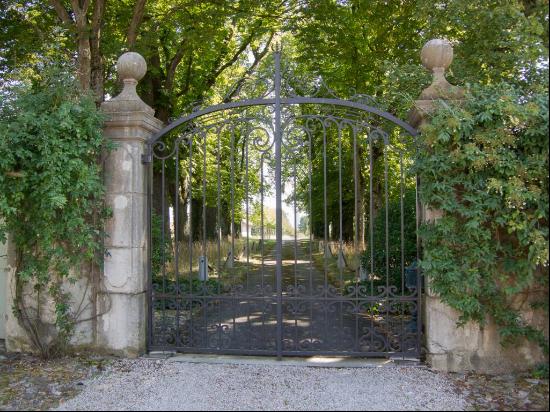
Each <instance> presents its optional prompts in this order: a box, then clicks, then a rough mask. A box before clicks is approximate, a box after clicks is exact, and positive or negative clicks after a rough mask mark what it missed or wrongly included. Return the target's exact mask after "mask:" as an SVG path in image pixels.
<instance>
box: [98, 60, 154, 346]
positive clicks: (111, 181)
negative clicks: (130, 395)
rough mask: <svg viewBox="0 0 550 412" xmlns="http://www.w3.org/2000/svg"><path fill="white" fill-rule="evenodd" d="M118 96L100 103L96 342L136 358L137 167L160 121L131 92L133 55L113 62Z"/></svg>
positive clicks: (139, 274) (143, 194)
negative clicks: (100, 264) (101, 227)
mask: <svg viewBox="0 0 550 412" xmlns="http://www.w3.org/2000/svg"><path fill="white" fill-rule="evenodd" d="M116 68H117V72H118V75H119V78H120V79H122V81H123V82H124V88H123V90H122V92H121V93H120V94H119V95H118V96H116V97H114V98H112V99H111V100H109V101H106V102H104V103H103V104H102V105H101V109H102V111H103V112H104V113H105V114H106V116H107V120H106V122H105V129H104V133H105V136H106V137H107V138H109V139H111V140H112V141H113V142H114V144H115V146H116V148H115V149H114V150H113V151H112V152H111V153H110V154H109V155H108V157H107V159H106V161H105V187H106V202H107V205H108V207H110V208H111V210H112V217H111V218H110V219H109V220H108V222H107V224H106V228H105V229H106V235H107V236H106V239H105V263H104V273H103V282H102V285H101V295H100V296H99V298H98V299H99V304H98V306H99V312H100V313H101V316H100V317H99V319H98V323H97V329H98V330H97V344H98V347H99V348H100V349H101V350H103V351H106V352H109V353H113V354H117V355H122V356H131V357H132V356H137V355H139V354H141V353H143V352H144V351H145V349H146V323H147V322H146V319H147V295H146V288H147V254H148V251H147V224H148V222H147V179H146V167H145V166H144V165H143V164H142V163H141V155H142V154H143V153H144V146H145V142H146V141H147V139H148V138H150V137H151V136H152V134H153V133H155V132H156V131H158V130H160V128H161V127H162V122H161V121H160V120H158V119H156V118H155V117H154V110H153V109H152V108H151V107H149V106H148V105H147V104H145V103H144V102H143V101H142V100H141V99H140V98H139V96H138V95H137V93H136V85H137V83H138V81H139V80H140V79H141V78H142V77H143V76H144V75H145V73H146V71H147V65H146V63H145V60H144V59H143V57H142V56H141V55H139V54H138V53H133V52H130V53H125V54H123V55H122V56H121V57H120V58H119V59H118V62H117V66H116Z"/></svg>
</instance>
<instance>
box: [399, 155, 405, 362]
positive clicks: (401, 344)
mask: <svg viewBox="0 0 550 412" xmlns="http://www.w3.org/2000/svg"><path fill="white" fill-rule="evenodd" d="M399 168H400V176H401V179H400V190H399V200H400V201H399V203H400V204H399V206H400V209H401V222H400V225H401V299H402V301H401V305H400V311H401V342H400V347H401V352H403V357H405V348H404V345H405V342H406V340H405V339H404V336H405V335H404V333H405V331H404V330H403V316H404V315H405V310H404V309H403V307H404V305H405V303H404V297H405V209H404V206H403V203H404V201H405V194H404V193H403V187H404V185H405V183H404V180H403V153H400V154H399Z"/></svg>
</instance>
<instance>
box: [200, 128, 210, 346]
mask: <svg viewBox="0 0 550 412" xmlns="http://www.w3.org/2000/svg"><path fill="white" fill-rule="evenodd" d="M207 134H208V133H207V130H204V132H203V140H202V152H203V153H202V155H203V161H202V256H203V259H204V261H205V262H206V265H205V267H204V268H203V270H204V271H205V272H208V258H207V253H206V251H207V248H206V135H207ZM200 271H201V268H200V258H199V274H200ZM205 275H206V273H205ZM199 276H200V275H199ZM201 288H202V291H201V292H200V293H199V295H200V296H202V298H201V299H202V301H203V310H202V313H203V317H204V342H205V347H207V348H208V300H207V299H208V298H207V297H206V295H207V293H206V279H205V280H204V282H203V283H202V284H201Z"/></svg>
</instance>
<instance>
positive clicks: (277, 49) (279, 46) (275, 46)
mask: <svg viewBox="0 0 550 412" xmlns="http://www.w3.org/2000/svg"><path fill="white" fill-rule="evenodd" d="M272 50H273V51H274V52H275V53H281V51H282V50H283V46H282V44H281V41H280V40H277V41H275V42H274V43H273V46H272Z"/></svg>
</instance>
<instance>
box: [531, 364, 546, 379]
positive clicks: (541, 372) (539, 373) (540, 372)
mask: <svg viewBox="0 0 550 412" xmlns="http://www.w3.org/2000/svg"><path fill="white" fill-rule="evenodd" d="M531 374H532V376H533V378H536V379H548V364H547V363H541V364H539V365H537V367H536V368H535V369H534V370H533V372H532V373H531Z"/></svg>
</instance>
